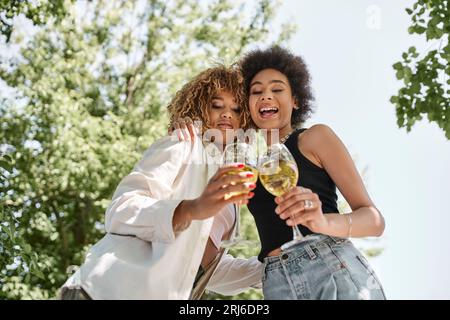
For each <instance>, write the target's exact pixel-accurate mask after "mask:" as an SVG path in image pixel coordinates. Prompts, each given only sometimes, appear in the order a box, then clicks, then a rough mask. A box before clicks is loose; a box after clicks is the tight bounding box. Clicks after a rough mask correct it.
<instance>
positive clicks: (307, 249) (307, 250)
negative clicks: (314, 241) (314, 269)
mask: <svg viewBox="0 0 450 320" xmlns="http://www.w3.org/2000/svg"><path fill="white" fill-rule="evenodd" d="M304 248H305V250H306V252H307V253H308V256H309V259H311V260H314V259H316V258H317V256H316V254H315V253H314V251H313V249H312V248H311V246H310V245H309V244H307V245H305V247H304Z"/></svg>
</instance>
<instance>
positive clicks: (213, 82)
mask: <svg viewBox="0 0 450 320" xmlns="http://www.w3.org/2000/svg"><path fill="white" fill-rule="evenodd" d="M243 82H244V79H243V78H242V74H241V72H240V70H239V68H237V66H236V65H233V66H230V67H226V66H224V65H217V66H215V67H212V68H209V69H206V70H205V71H203V72H201V73H200V74H198V75H197V76H196V77H194V78H193V79H192V80H191V81H189V82H188V83H186V84H185V85H184V86H183V87H182V88H181V90H179V91H178V92H177V93H176V94H175V97H174V98H173V99H172V101H171V102H170V104H169V106H168V107H167V109H168V112H169V115H170V124H171V125H172V124H173V123H174V122H175V121H179V120H180V119H184V118H185V117H189V118H191V119H192V120H194V121H195V120H199V121H201V122H202V125H203V128H202V129H203V131H205V130H207V129H210V127H209V125H210V119H209V110H210V108H211V105H212V98H213V97H214V96H216V95H217V94H219V93H220V92H221V91H228V92H230V93H231V94H232V95H233V96H234V98H235V100H236V104H237V105H238V106H239V110H240V126H241V128H243V129H248V128H250V127H253V126H254V125H252V124H253V122H252V120H251V116H250V110H249V108H248V103H247V101H246V97H245V93H244V87H243Z"/></svg>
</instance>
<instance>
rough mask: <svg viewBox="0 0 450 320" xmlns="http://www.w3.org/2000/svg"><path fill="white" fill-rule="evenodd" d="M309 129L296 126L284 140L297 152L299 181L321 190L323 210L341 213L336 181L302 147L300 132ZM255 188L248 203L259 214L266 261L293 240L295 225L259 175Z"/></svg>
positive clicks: (257, 219) (305, 231)
mask: <svg viewBox="0 0 450 320" xmlns="http://www.w3.org/2000/svg"><path fill="white" fill-rule="evenodd" d="M305 130H306V129H299V130H296V131H295V132H293V133H292V134H291V135H290V137H289V138H288V139H287V140H286V142H285V143H284V144H285V145H286V147H287V148H288V149H289V151H290V152H291V153H292V155H293V156H294V159H295V161H296V162H297V166H298V168H299V179H298V182H297V185H298V186H302V187H305V188H308V189H311V190H312V191H313V192H314V193H317V195H318V196H319V198H320V201H321V202H322V212H323V213H337V212H338V209H337V194H336V185H335V184H334V182H333V180H332V179H331V178H330V176H329V175H328V173H327V172H326V171H325V170H324V169H322V168H320V167H318V166H317V165H315V164H314V163H312V162H311V161H310V160H308V159H307V158H306V157H305V156H304V155H303V154H302V153H301V152H300V151H299V149H298V144H297V141H298V135H299V134H300V133H302V132H303V131H305ZM253 192H254V193H255V195H254V197H253V198H252V199H251V200H250V201H249V203H248V205H247V206H248V208H249V210H250V212H251V214H252V215H253V217H254V218H255V222H256V227H257V229H258V234H259V238H260V240H261V252H260V253H259V255H258V260H260V261H261V262H262V261H263V260H264V258H265V257H266V256H267V254H268V253H269V252H270V251H272V250H274V249H276V248H279V247H281V245H282V244H283V243H285V242H288V241H290V240H292V227H290V226H288V225H287V224H286V222H285V221H284V220H282V219H280V218H279V217H278V215H277V214H276V213H275V208H276V207H277V204H276V203H275V200H274V199H275V197H274V196H273V195H271V194H270V193H269V192H268V191H266V189H264V187H263V186H262V184H261V182H260V181H259V179H258V182H257V184H256V188H255V189H254V190H253ZM299 228H300V231H301V233H302V234H303V235H304V236H306V235H308V234H312V233H313V232H312V231H310V230H309V229H308V228H306V227H305V226H302V225H299Z"/></svg>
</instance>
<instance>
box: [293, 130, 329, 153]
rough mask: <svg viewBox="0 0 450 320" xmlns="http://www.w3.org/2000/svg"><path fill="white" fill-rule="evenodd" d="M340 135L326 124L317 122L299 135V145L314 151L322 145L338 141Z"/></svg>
mask: <svg viewBox="0 0 450 320" xmlns="http://www.w3.org/2000/svg"><path fill="white" fill-rule="evenodd" d="M337 140H338V137H337V135H336V134H335V133H334V131H333V129H331V128H330V127H329V126H327V125H326V124H321V123H319V124H315V125H313V126H311V127H310V128H309V129H308V130H305V131H304V132H303V133H302V134H301V135H300V136H299V141H298V142H299V145H301V146H302V148H303V149H305V150H309V151H314V150H316V149H317V148H318V147H320V146H322V145H327V144H329V143H333V142H337Z"/></svg>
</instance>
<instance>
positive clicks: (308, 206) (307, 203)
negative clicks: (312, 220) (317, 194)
mask: <svg viewBox="0 0 450 320" xmlns="http://www.w3.org/2000/svg"><path fill="white" fill-rule="evenodd" d="M312 207H313V203H312V201H311V200H305V209H311V208H312Z"/></svg>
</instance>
